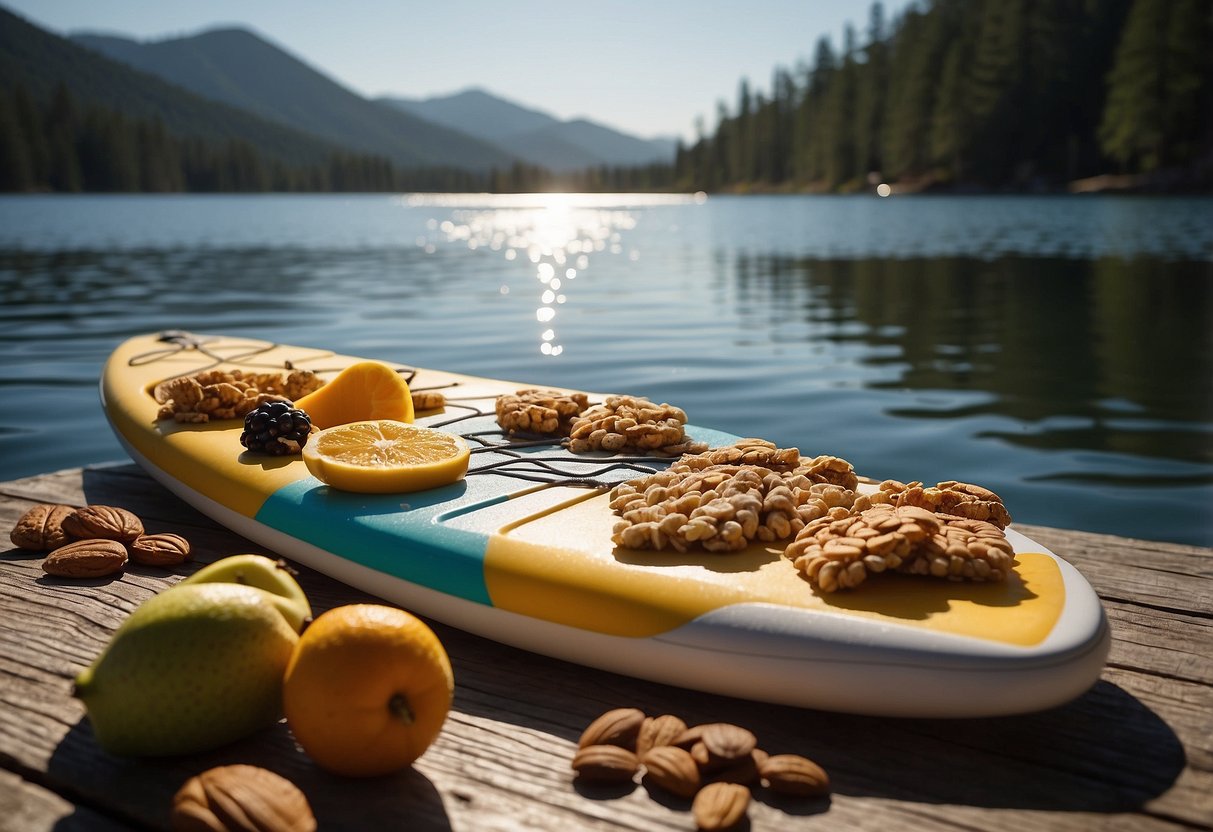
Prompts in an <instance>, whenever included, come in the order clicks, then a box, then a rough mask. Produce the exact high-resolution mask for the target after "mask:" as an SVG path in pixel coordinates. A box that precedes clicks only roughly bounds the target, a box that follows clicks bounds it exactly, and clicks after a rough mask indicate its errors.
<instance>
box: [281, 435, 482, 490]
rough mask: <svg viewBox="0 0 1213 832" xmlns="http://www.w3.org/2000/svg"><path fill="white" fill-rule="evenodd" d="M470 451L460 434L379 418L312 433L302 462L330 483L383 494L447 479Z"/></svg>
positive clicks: (463, 468) (460, 470)
mask: <svg viewBox="0 0 1213 832" xmlns="http://www.w3.org/2000/svg"><path fill="white" fill-rule="evenodd" d="M471 453H472V452H471V449H469V448H468V443H467V442H466V441H464V439H463V437H462V436H458V435H456V434H453V433H447V432H446V431H441V430H434V429H433V428H423V427H418V426H416V425H408V424H405V423H404V422H393V421H390V420H387V419H380V420H378V421H370V422H354V423H352V424H349V425H338V426H337V427H335V428H328V429H327V430H322V431H319V432H317V433H313V434H312V435H311V436H309V437H308V440H307V442H306V444H304V446H303V462H304V464H306V465H307V469H308V470H309V471H311V472H312V476H314V477H315V478H316V479H318V480H320V481H321V482H324V483H327V484H328V485H331V486H332V487H333V488H337V489H340V490H342V491H359V492H364V493H371V494H387V493H392V492H398V491H425V490H427V489H430V488H438V487H440V486H443V485H450V484H451V483H453V482H456V481H458V480H460V479H462V478H463V475H464V474H466V473H467V470H468V460H469V459H470V458H471Z"/></svg>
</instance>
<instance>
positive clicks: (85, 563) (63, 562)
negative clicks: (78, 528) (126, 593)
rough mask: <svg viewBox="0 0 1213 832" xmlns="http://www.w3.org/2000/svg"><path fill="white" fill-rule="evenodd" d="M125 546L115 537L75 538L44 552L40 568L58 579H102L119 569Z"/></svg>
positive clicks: (123, 561)
mask: <svg viewBox="0 0 1213 832" xmlns="http://www.w3.org/2000/svg"><path fill="white" fill-rule="evenodd" d="M125 565H126V547H125V546H124V545H122V543H121V542H119V541H117V540H103V539H99V538H98V539H92V540H76V541H74V542H72V543H68V544H66V545H65V546H60V547H59V548H58V549H56V550H55V551H53V552H51V553H50V554H49V555H47V558H46V560H44V561H43V562H42V571H43V572H45V573H46V574H48V575H55V576H56V577H59V578H103V577H105V576H106V575H112V574H114V573H115V572H120V571H122V567H124V566H125Z"/></svg>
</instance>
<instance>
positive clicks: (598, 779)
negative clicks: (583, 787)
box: [573, 745, 640, 783]
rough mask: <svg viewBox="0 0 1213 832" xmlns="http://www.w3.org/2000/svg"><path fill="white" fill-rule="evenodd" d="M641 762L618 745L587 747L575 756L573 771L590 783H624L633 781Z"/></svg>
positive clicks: (578, 751)
mask: <svg viewBox="0 0 1213 832" xmlns="http://www.w3.org/2000/svg"><path fill="white" fill-rule="evenodd" d="M639 767H640V760H639V759H638V758H637V757H636V755H635V754H633V753H632V752H631V751H629V750H628V749H626V748H620V747H619V746H617V745H587V746H585V747H584V748H579V749H577V753H576V754H575V755H573V770H574V771H576V772H577V776H578V777H579V778H581V779H582V780H585V781H586V782H590V783H623V782H627V781H628V780H631V779H632V777H633V776H634V775H635V774H636V769H638V768H639Z"/></svg>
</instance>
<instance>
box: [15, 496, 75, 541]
mask: <svg viewBox="0 0 1213 832" xmlns="http://www.w3.org/2000/svg"><path fill="white" fill-rule="evenodd" d="M75 510H76V509H74V508H73V507H72V506H64V505H57V504H53V503H42V504H40V505H36V506H34V507H33V508H31V509H30V510H29V511H27V512H25V514H23V515H21V517H20V519H18V520H17V523H16V525H14V526H13V530H12V532H10V533H9V536H8V538H9V540H11V541H12V542H13V545H14V546H16V547H17V548H19V549H29V550H30V551H32V552H49V551H50V550H52V549H58V548H59V547H60V546H62V545H63V544H65V543H67V542H68V541H69V540H71V539H72V538H71V535H69V534H68V533H67V532H66V531H64V529H63V521H64V519H66V518H67V517H68V516H69V515H71V514H72V513H73V512H75Z"/></svg>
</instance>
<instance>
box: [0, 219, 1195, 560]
mask: <svg viewBox="0 0 1213 832" xmlns="http://www.w3.org/2000/svg"><path fill="white" fill-rule="evenodd" d="M0 324H2V325H0V390H2V391H3V393H2V395H3V402H4V404H3V407H2V408H0V479H4V480H7V479H12V478H16V477H20V476H26V475H32V474H37V473H44V472H48V471H52V470H57V469H60V468H67V467H74V466H79V465H84V464H89V463H96V462H103V461H108V460H114V459H122V458H124V456H123V452H122V451H121V449H120V448H119V446H118V445H117V443H116V441H115V440H114V439H113V437H112V435H111V434H110V431H109V428H108V426H107V424H106V422H105V420H104V418H103V417H102V414H101V411H100V406H99V404H98V398H97V380H98V375H99V372H100V369H101V365H102V363H103V361H104V360H105V358H106V356H107V355H108V353H109V351H110V350H111V349H112V348H113V347H114V346H115V345H116V344H117V343H118V342H120V341H121V340H122V339H124V338H125V337H126V336H128V335H131V334H135V333H140V332H145V331H153V330H160V329H166V328H178V329H188V330H193V331H197V332H222V333H227V334H232V335H241V336H255V337H261V338H267V339H271V340H278V341H282V342H287V343H301V344H306V345H312V346H317V347H324V348H329V349H333V350H336V351H339V352H346V353H353V354H356V355H366V356H370V357H377V358H381V359H384V360H388V361H395V362H401V363H406V364H414V365H419V366H426V367H437V368H443V369H448V370H454V371H457V372H462V373H469V374H473V375H488V376H497V377H504V378H508V379H514V380H518V381H521V382H527V383H531V384H541V385H558V386H564V387H573V388H579V389H584V390H590V391H598V392H603V391H606V392H626V393H633V394H637V395H644V396H648V397H650V398H652V399H655V400H658V401H668V402H670V403H672V404H676V405H678V406H680V407H682V408H684V409H685V410H686V411H687V412H688V413H689V415H690V417H691V419H692V421H693V422H696V423H698V424H703V425H710V426H713V427H717V428H721V429H723V430H727V431H731V432H733V433H737V434H741V435H743V436H759V437H764V438H767V439H770V440H772V441H774V442H776V443H778V444H779V445H781V446H785V447H786V446H796V447H798V448H800V449H801V451H802V453H806V454H814V455H815V454H820V453H830V454H834V455H837V456H841V457H844V458H846V459H848V460H850V461H851V462H852V463H853V464H854V465H855V467H856V469H857V470H858V471H859V472H860V473H862V474H867V475H870V476H875V477H878V478H883V477H893V478H896V479H900V480H905V481H908V480H923V481H927V482H931V483H933V482H936V481H939V480H944V479H959V480H963V481H969V482H975V483H979V484H982V485H985V486H987V487H989V488H991V489H993V490H994V491H996V492H998V493H999V494H1000V495H1001V496H1002V497H1003V499H1004V501H1005V502H1006V503H1007V505H1008V507H1009V508H1010V510H1011V513H1012V515H1013V516H1014V518H1015V519H1016V520H1018V521H1021V522H1026V523H1037V524H1045V525H1052V526H1058V527H1065V528H1076V529H1085V530H1091V531H1098V532H1107V533H1111V534H1118V535H1124V536H1129V537H1138V538H1146V539H1155V540H1170V541H1179V542H1188V543H1195V544H1200V545H1206V546H1207V545H1213V198H1178V197H1177V198H1124V197H976V196H969V197H943V196H920V197H893V198H890V199H883V200H882V199H878V198H875V197H868V196H854V197H837V196H828V197H827V196H820V197H811V196H804V197H800V196H786V197H712V198H710V199H706V200H705V199H702V198H700V199H698V200H697V199H694V198H683V197H647V196H589V195H586V196H547V197H544V196H522V197H491V196H471V197H448V196H411V197H410V196H395V197H392V196H377V195H368V196H164V197H159V196H80V197H59V196H45V197H44V196H35V197H8V198H3V199H0Z"/></svg>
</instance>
